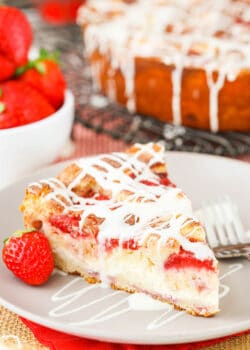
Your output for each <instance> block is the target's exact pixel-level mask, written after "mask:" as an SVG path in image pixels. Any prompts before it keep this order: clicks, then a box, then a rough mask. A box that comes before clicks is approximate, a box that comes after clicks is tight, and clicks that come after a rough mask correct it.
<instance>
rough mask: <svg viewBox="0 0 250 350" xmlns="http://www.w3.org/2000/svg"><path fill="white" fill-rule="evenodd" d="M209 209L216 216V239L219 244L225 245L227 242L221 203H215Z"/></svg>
mask: <svg viewBox="0 0 250 350" xmlns="http://www.w3.org/2000/svg"><path fill="white" fill-rule="evenodd" d="M211 210H212V212H213V214H214V216H215V218H216V223H217V224H215V225H214V226H215V230H216V232H217V236H218V241H219V244H220V245H227V244H228V237H227V235H226V231H225V227H224V222H225V219H224V215H223V211H222V210H221V205H220V204H218V203H216V204H215V205H214V206H212V207H211Z"/></svg>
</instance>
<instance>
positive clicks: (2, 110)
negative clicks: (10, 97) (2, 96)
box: [0, 102, 5, 114]
mask: <svg viewBox="0 0 250 350" xmlns="http://www.w3.org/2000/svg"><path fill="white" fill-rule="evenodd" d="M4 111H5V104H4V103H3V102H0V114H1V113H3V112H4Z"/></svg>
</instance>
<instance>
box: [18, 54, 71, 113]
mask: <svg viewBox="0 0 250 350" xmlns="http://www.w3.org/2000/svg"><path fill="white" fill-rule="evenodd" d="M19 79H20V80H21V81H23V82H25V83H27V84H29V85H30V86H32V87H33V88H34V89H36V90H37V91H39V92H40V93H41V94H42V95H43V96H44V97H46V99H47V100H48V101H49V103H50V104H51V105H52V106H53V107H54V108H55V109H58V108H59V107H60V106H61V105H62V104H63V101H64V93H65V88H66V83H65V79H64V77H63V74H62V72H61V70H60V67H59V65H58V64H57V63H56V62H55V61H53V60H51V59H38V60H36V62H35V63H34V68H30V69H27V70H26V71H25V72H24V73H23V74H21V75H20V78H19Z"/></svg>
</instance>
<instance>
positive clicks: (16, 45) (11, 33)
mask: <svg viewBox="0 0 250 350" xmlns="http://www.w3.org/2000/svg"><path fill="white" fill-rule="evenodd" d="M31 42H32V28H31V25H30V23H29V21H28V20H27V18H26V16H25V14H24V13H23V12H22V11H20V10H19V9H17V8H15V7H10V6H0V52H1V53H2V54H4V55H5V56H6V57H7V58H8V59H9V60H11V61H13V62H14V63H15V64H16V65H23V64H25V63H26V62H27V59H28V51H29V48H30V45H31ZM1 68H2V67H1Z"/></svg>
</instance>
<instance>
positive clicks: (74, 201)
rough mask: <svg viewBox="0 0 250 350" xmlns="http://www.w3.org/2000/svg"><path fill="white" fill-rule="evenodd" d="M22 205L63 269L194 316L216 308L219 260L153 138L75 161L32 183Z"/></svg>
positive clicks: (26, 217)
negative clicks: (171, 175) (57, 171)
mask: <svg viewBox="0 0 250 350" xmlns="http://www.w3.org/2000/svg"><path fill="white" fill-rule="evenodd" d="M21 210H22V212H23V215H24V223H25V226H26V227H27V228H31V227H33V228H36V229H39V230H42V231H43V232H44V233H45V235H46V236H47V237H48V239H49V241H50V244H51V247H52V249H53V254H54V258H55V263H56V266H57V267H59V268H60V269H62V270H64V271H65V272H68V273H77V274H80V275H81V276H83V277H84V278H85V279H86V280H87V281H88V282H91V283H95V282H101V281H102V282H104V283H105V284H108V285H110V286H111V287H113V288H116V289H122V290H125V291H128V292H143V293H146V294H148V295H150V296H152V297H154V298H157V299H159V300H162V301H164V302H168V303H170V304H173V305H174V306H175V307H177V308H180V309H183V310H186V311H187V312H189V313H191V314H194V315H200V316H211V315H213V314H215V313H216V312H218V300H219V297H218V287H219V280H218V263H217V261H216V259H215V257H214V254H213V252H212V250H211V249H210V248H209V247H208V246H207V244H206V240H205V231H204V229H203V227H202V226H201V224H200V222H199V221H198V220H197V219H196V218H194V216H193V213H192V208H191V203H190V201H189V199H188V198H187V197H186V195H185V194H184V193H183V192H182V190H181V189H179V188H177V187H176V186H175V185H174V184H173V183H172V182H171V181H170V180H169V178H168V174H167V169H166V163H165V153H164V149H163V147H161V146H160V145H159V144H152V143H150V144H146V145H140V144H136V145H134V146H132V147H131V148H130V149H129V150H128V151H127V152H126V153H111V154H104V155H99V156H96V157H91V158H86V159H79V160H76V161H75V162H73V163H72V164H70V165H69V166H67V167H66V169H64V170H63V171H62V172H61V173H60V174H59V175H58V176H57V177H56V178H51V179H47V180H41V181H40V182H37V183H31V184H30V185H29V186H28V187H27V190H26V195H25V198H24V201H23V204H22V207H21Z"/></svg>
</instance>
